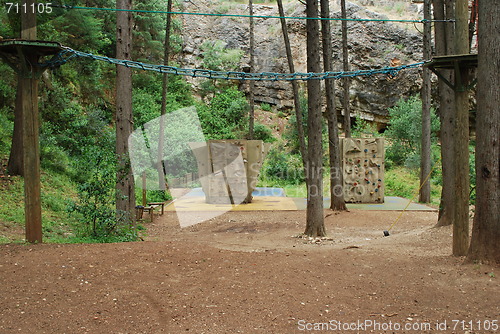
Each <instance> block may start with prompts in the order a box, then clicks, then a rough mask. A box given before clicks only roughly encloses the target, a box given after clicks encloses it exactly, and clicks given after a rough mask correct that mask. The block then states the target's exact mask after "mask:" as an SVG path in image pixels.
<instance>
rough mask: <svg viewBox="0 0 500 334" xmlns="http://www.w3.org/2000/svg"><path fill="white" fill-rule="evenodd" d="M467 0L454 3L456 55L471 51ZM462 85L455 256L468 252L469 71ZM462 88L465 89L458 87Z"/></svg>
mask: <svg viewBox="0 0 500 334" xmlns="http://www.w3.org/2000/svg"><path fill="white" fill-rule="evenodd" d="M468 17H469V15H468V1H467V0H457V1H456V4H455V20H456V22H455V53H456V54H467V53H468V52H469V36H468V34H469V30H468V23H467V20H468ZM460 77H461V80H462V84H461V83H460V82H457V80H456V79H457V77H455V86H456V87H457V88H456V91H455V108H456V112H455V117H456V118H455V120H456V122H455V129H454V139H455V151H454V153H455V170H454V171H455V201H454V204H455V215H454V219H453V255H456V256H464V255H467V251H468V249H469V191H470V190H469V92H468V90H467V88H466V87H465V86H466V83H467V77H468V69H461V70H460ZM460 85H463V87H459V86H460Z"/></svg>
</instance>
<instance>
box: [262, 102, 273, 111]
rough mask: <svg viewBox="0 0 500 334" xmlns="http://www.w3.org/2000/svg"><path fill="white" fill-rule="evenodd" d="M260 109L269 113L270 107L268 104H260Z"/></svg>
mask: <svg viewBox="0 0 500 334" xmlns="http://www.w3.org/2000/svg"><path fill="white" fill-rule="evenodd" d="M260 109H262V110H264V111H271V105H270V104H269V103H261V104H260Z"/></svg>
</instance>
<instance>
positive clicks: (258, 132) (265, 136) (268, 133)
mask: <svg viewBox="0 0 500 334" xmlns="http://www.w3.org/2000/svg"><path fill="white" fill-rule="evenodd" d="M253 136H254V139H257V140H262V141H263V142H265V143H273V142H275V141H276V138H274V136H273V131H272V130H271V129H270V128H269V127H268V126H266V125H264V124H261V123H258V122H255V124H254V128H253Z"/></svg>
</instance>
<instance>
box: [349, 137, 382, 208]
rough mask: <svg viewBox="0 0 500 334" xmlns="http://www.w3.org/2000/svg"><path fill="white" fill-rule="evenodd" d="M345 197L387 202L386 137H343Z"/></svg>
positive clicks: (361, 201) (369, 201)
mask: <svg viewBox="0 0 500 334" xmlns="http://www.w3.org/2000/svg"><path fill="white" fill-rule="evenodd" d="M340 148H341V156H342V170H343V173H344V174H343V176H344V198H345V201H346V202H348V203H383V202H384V139H383V138H341V140H340Z"/></svg>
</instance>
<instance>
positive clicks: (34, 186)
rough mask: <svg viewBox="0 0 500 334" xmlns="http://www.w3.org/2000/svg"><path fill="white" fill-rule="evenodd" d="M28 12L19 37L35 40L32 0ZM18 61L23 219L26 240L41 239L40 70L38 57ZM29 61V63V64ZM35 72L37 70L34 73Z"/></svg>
mask: <svg viewBox="0 0 500 334" xmlns="http://www.w3.org/2000/svg"><path fill="white" fill-rule="evenodd" d="M23 2H24V4H25V5H26V7H27V8H28V10H27V11H24V12H23V13H21V38H22V39H26V40H36V39H37V25H36V14H35V13H34V12H33V11H30V10H29V8H31V6H34V4H35V2H34V0H26V1H23ZM20 58H21V59H20V60H19V61H21V62H24V64H23V66H21V68H22V70H21V71H20V74H19V75H18V79H19V84H18V88H19V93H20V100H21V103H20V111H21V117H22V123H21V124H22V131H21V136H22V145H23V146H22V148H23V149H22V154H23V158H22V159H23V160H22V162H23V169H22V171H23V175H24V219H25V226H26V231H25V232H26V233H25V234H26V240H27V241H28V242H42V204H41V184H40V141H39V131H40V130H39V129H40V124H39V114H38V79H37V75H38V74H39V73H40V69H39V68H38V66H37V65H32V64H37V63H38V61H39V58H40V57H39V56H38V55H37V54H35V53H31V54H28V53H24V52H23V54H22V56H21V57H20ZM30 64H31V65H30ZM37 72H38V73H37Z"/></svg>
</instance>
